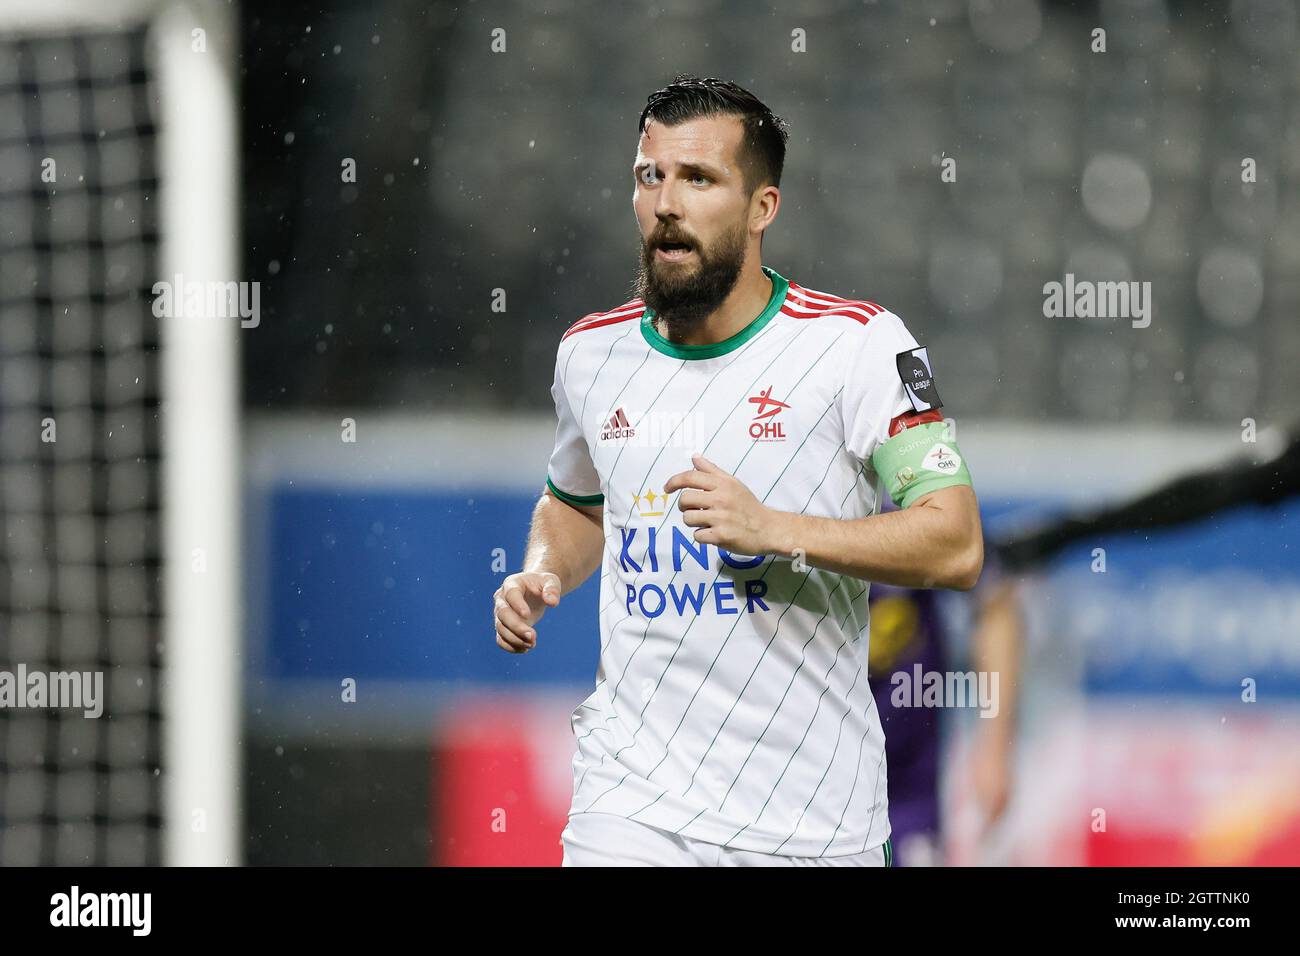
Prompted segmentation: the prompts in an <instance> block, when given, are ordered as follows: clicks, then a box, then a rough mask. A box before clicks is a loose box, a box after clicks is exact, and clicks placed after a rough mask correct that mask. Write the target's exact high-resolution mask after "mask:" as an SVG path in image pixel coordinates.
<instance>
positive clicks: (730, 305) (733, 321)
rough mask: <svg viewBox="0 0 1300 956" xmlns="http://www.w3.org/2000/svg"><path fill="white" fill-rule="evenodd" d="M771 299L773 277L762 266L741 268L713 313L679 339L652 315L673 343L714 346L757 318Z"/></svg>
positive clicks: (659, 328)
mask: <svg viewBox="0 0 1300 956" xmlns="http://www.w3.org/2000/svg"><path fill="white" fill-rule="evenodd" d="M771 299H772V280H771V279H769V278H768V277H767V273H765V272H764V271H763V270H762V268H761V267H759V266H755V267H754V268H753V269H749V268H745V269H743V270H741V273H740V278H739V279H737V280H736V287H735V288H734V289H732V290H731V294H730V295H728V296H727V298H726V299H724V300H723V302H722V305H720V306H719V307H718V308H717V309H716V310H714V312H713V314H711V315H710V316H709V317H708V318H707V319H705V320H704V321H703V322H702V323H700V325H699V326H697V327H696V328H694V329H691V330H690V331H689V332H688V333H687V334H686V335H685V336H683V337H682V338H679V339H677V338H671V337H670V336H669V335H668V334H667V333H666V332H665V330H664V326H663V325H661V324H660V322H659V319H658V317H656V318H655V328H656V329H658V330H659V333H660V334H661V335H663V336H664V337H665V338H668V339H669V340H670V341H671V342H673V343H674V344H676V345H716V344H717V343H718V342H725V341H726V340H727V339H729V338H731V337H732V336H733V335H735V334H736V333H737V332H739V331H740V330H741V329H743V328H744V327H745V326H747V325H749V323H751V322H753V321H754V320H755V319H756V318H758V317H759V316H760V315H761V314H762V312H763V310H764V309H766V308H767V304H768V302H770V301H771Z"/></svg>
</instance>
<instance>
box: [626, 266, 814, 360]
mask: <svg viewBox="0 0 1300 956" xmlns="http://www.w3.org/2000/svg"><path fill="white" fill-rule="evenodd" d="M763 273H764V274H765V275H766V276H767V277H768V278H769V279H771V280H772V297H771V298H770V299H768V300H767V308H765V309H764V310H763V311H762V312H761V313H760V314H759V316H758V318H756V319H754V321H753V322H750V323H749V325H747V326H745V327H744V328H743V329H741V330H740V331H739V332H737V333H736V334H735V335H733V336H731V337H730V338H727V339H723V340H722V341H721V342H711V343H709V344H708V345H678V344H677V343H676V342H670V341H669V340H668V339H666V338H664V337H663V336H662V335H660V334H659V331H658V330H657V329H656V328H655V323H654V317H655V314H654V309H651V308H650V307H649V306H646V310H645V313H644V314H643V315H642V316H641V334H642V335H643V336H645V340H646V342H648V343H649V345H650V347H651V348H653V349H655V350H656V351H659V352H663V353H664V355H671V356H672V357H673V358H679V359H709V358H716V357H718V356H719V355H726V354H727V353H728V352H730V351H733V350H734V349H738V348H740V346H742V345H744V344H745V343H746V342H748V341H749V340H750V339H752V338H753V337H754V336H755V335H757V334H758V333H759V332H761V331H762V330H763V326H765V325H767V323H768V322H770V321H772V317H773V316H774V315H776V314H777V312H779V311H780V310H781V306H782V305H783V304H784V303H785V294H786V292H787V291H789V289H790V280H789V279H787V278H785V277H784V276H782V275H779V274H778V273H777V272H776V270H775V269H769V268H768V267H767V266H763Z"/></svg>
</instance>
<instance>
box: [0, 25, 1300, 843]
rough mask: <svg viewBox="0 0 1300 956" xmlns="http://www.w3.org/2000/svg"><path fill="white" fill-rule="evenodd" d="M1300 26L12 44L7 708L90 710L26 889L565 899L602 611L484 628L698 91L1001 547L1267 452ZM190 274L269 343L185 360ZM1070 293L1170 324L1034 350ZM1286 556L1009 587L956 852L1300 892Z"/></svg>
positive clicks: (1057, 321)
mask: <svg viewBox="0 0 1300 956" xmlns="http://www.w3.org/2000/svg"><path fill="white" fill-rule="evenodd" d="M1098 28H1100V29H1102V30H1104V31H1105V43H1106V50H1105V52H1104V53H1101V52H1094V51H1093V45H1094V43H1095V34H1094V31H1095V30H1096V29H1098ZM195 30H201V31H203V33H202V41H203V42H202V43H201V44H199V45H201V46H202V47H203V49H196V34H195V33H194V31H195ZM497 30H501V31H504V34H494V31H497ZM795 30H803V31H805V35H806V49H807V52H792V31H795ZM1298 32H1300V10H1298V8H1297V5H1296V3H1295V2H1294V0H1253V2H1248V0H1234V2H1199V0H1194V2H1186V3H1181V2H1180V3H1174V2H1159V0H1128V2H1120V0H1114V2H1099V3H1098V2H1079V3H1065V2H1060V3H1057V2H1049V0H969V2H967V0H916V2H908V3H904V2H901V0H898V2H888V0H880V2H869V3H859V2H847V0H814V2H804V3H800V4H795V5H775V4H773V5H768V4H755V3H741V2H737V0H702V2H698V0H697V2H661V3H646V4H636V5H628V6H626V7H623V8H620V9H619V12H618V13H617V15H615V14H613V13H611V12H610V10H609V9H607V8H606V7H604V6H603V5H598V4H591V3H583V2H577V0H546V2H540V0H529V2H524V0H519V2H484V3H474V4H454V3H450V2H441V3H418V2H395V0H390V2H384V0H378V2H366V3H359V2H356V3H354V2H344V0H322V2H317V3H313V4H310V5H296V4H292V3H284V4H257V3H251V2H249V3H244V4H242V5H233V4H227V3H222V2H206V0H194V2H190V3H171V2H162V0H153V2H149V0H129V2H128V0H122V2H120V3H112V2H108V0H104V2H100V3H89V2H87V3H84V4H78V3H72V2H62V0H60V2H54V0H46V2H42V3H30V2H28V0H13V2H10V3H7V4H6V5H5V10H4V12H3V14H0V528H3V530H4V534H3V535H2V536H0V669H5V668H8V669H12V668H14V667H16V666H17V664H18V663H20V662H23V663H25V664H26V665H27V666H28V667H29V668H33V669H34V668H38V667H48V668H50V669H57V668H79V669H101V670H103V671H104V673H105V678H106V679H105V685H106V688H107V699H108V703H107V708H106V713H105V717H104V718H103V719H101V720H99V721H89V720H85V719H83V718H81V717H80V716H79V715H77V716H72V715H70V714H68V713H63V712H54V711H45V712H30V711H18V710H12V711H5V710H0V864H6V865H12V864H37V863H44V864H68V863H107V864H126V865H133V864H153V863H161V862H176V863H181V862H219V863H220V862H230V863H249V864H282V863H314V864H353V863H356V864H362V863H365V864H371V863H374V864H483V863H492V864H509V865H555V864H558V862H559V858H560V848H559V843H558V838H559V830H560V828H561V826H562V824H563V821H564V817H565V814H566V812H567V809H568V800H569V796H570V787H571V776H570V772H569V761H570V759H571V756H572V735H571V732H570V728H569V723H568V715H569V712H570V711H571V710H572V708H573V707H575V706H576V705H577V703H578V702H580V701H581V700H582V698H583V697H584V696H585V695H586V693H587V688H588V687H589V685H590V684H591V682H592V679H593V674H594V671H595V666H596V652H597V643H598V642H597V631H596V625H595V614H596V584H595V582H594V581H593V582H589V583H588V584H587V585H585V586H584V587H583V588H582V589H581V590H580V591H577V592H575V593H574V594H572V595H570V596H568V597H567V598H566V600H565V602H564V603H563V604H562V605H561V607H560V608H558V609H556V610H553V611H551V612H549V613H548V614H547V616H546V618H545V619H544V621H543V622H542V624H541V625H540V626H539V634H540V641H539V648H538V650H537V651H535V652H533V653H531V654H528V655H525V656H523V657H513V656H510V655H506V654H504V653H502V652H501V651H500V650H499V649H498V648H497V647H496V646H495V644H494V643H493V638H492V631H491V623H490V613H491V612H490V604H491V602H490V596H491V594H492V592H493V590H495V588H496V587H497V586H498V584H499V582H500V580H501V578H502V577H503V576H504V575H505V574H506V573H509V572H510V571H514V570H517V569H518V567H519V564H520V561H521V559H522V555H523V540H524V534H525V532H526V528H527V521H528V517H529V514H530V511H531V506H532V503H533V502H534V500H535V498H536V495H537V494H539V493H540V490H541V488H542V484H543V482H544V479H545V466H546V459H547V456H548V454H549V452H550V448H551V441H552V438H553V435H554V417H553V408H552V406H551V398H550V395H549V388H550V383H551V375H552V371H553V361H554V354H555V347H556V344H557V342H558V339H559V336H560V335H561V333H562V332H563V330H564V329H565V328H566V327H567V326H568V325H569V324H570V323H572V322H573V321H575V320H576V319H577V318H579V317H581V316H583V315H585V314H588V313H591V312H594V311H601V310H605V309H609V308H612V307H613V306H615V305H617V304H619V303H621V302H623V301H625V300H626V299H628V298H630V295H631V294H630V292H629V288H630V282H631V279H632V276H633V271H634V268H635V262H636V253H637V245H636V232H635V228H636V227H635V220H634V219H633V217H632V215H631V209H630V203H629V200H630V195H631V188H630V182H629V167H630V160H631V157H632V155H633V153H634V151H635V144H636V120H637V117H638V115H639V114H640V111H641V109H642V107H643V105H644V103H645V98H646V96H647V94H648V93H649V92H650V91H652V90H654V89H657V88H659V87H661V86H663V85H664V84H665V83H667V82H668V81H669V80H670V79H671V77H672V76H673V75H674V74H675V73H678V72H682V71H688V72H694V73H697V74H700V75H716V76H722V77H726V78H730V79H733V80H735V81H736V82H738V83H740V84H741V85H742V86H746V87H748V88H750V89H752V90H753V91H754V92H755V93H756V94H757V95H758V96H759V97H760V98H762V99H764V100H765V101H766V102H767V103H768V104H769V105H770V106H771V107H772V108H773V109H774V110H775V111H776V112H777V113H778V114H779V115H781V116H783V117H784V118H785V119H786V120H787V121H788V122H789V123H790V125H791V128H792V131H791V138H790V143H789V150H788V155H787V161H786V169H785V177H784V182H783V185H782V198H783V208H782V212H781V215H780V218H779V219H778V222H777V224H776V227H775V229H774V230H773V231H772V232H771V234H770V235H769V236H768V237H767V238H768V239H770V240H771V241H770V242H765V244H764V245H765V249H766V257H765V261H766V262H767V263H768V264H769V265H772V266H773V267H774V268H776V269H778V271H780V272H781V273H782V274H784V275H786V276H788V277H791V278H793V279H795V280H796V281H799V282H801V283H803V284H805V285H808V286H812V287H814V288H820V289H826V290H831V291H833V292H836V293H838V294H840V295H845V296H850V297H863V298H869V299H872V300H874V301H877V302H880V303H882V304H884V305H886V306H887V307H889V308H890V309H892V310H893V311H895V312H897V313H898V314H899V315H901V316H902V317H903V318H904V320H905V321H906V322H907V323H908V325H909V327H910V328H911V330H912V331H913V332H914V333H915V334H916V336H917V337H918V339H919V340H920V341H921V342H922V343H924V344H926V345H928V346H929V349H930V354H931V355H932V356H933V357H934V359H935V361H936V363H937V374H938V377H939V380H940V381H941V382H942V393H943V396H944V400H945V410H946V411H947V412H948V414H949V415H951V416H953V418H954V419H955V421H956V422H957V425H958V427H959V429H960V440H961V442H962V447H963V448H964V449H965V453H966V455H967V456H968V459H969V461H970V463H971V471H972V474H973V476H974V479H975V483H976V489H977V491H978V493H979V495H980V498H981V504H982V506H983V508H984V517H985V523H986V529H987V530H988V531H989V532H990V534H992V535H995V536H996V535H999V534H1006V533H1008V532H1010V531H1011V530H1013V529H1014V528H1016V527H1018V526H1021V525H1024V524H1025V523H1027V522H1030V521H1032V520H1035V519H1037V518H1039V517H1041V516H1044V515H1048V514H1051V513H1054V512H1057V511H1060V510H1061V509H1063V508H1066V507H1069V506H1071V505H1076V504H1082V503H1091V502H1100V501H1109V500H1117V499H1120V498H1122V497H1123V496H1125V495H1128V494H1132V493H1134V492H1138V491H1141V490H1144V489H1148V488H1150V487H1153V486H1154V485H1156V484H1158V483H1159V482H1161V481H1162V480H1166V479H1168V478H1170V477H1173V476H1176V475H1178V474H1180V473H1183V472H1185V471H1187V470H1188V469H1192V468H1196V467H1201V466H1205V465H1209V464H1213V463H1217V462H1221V461H1223V460H1225V459H1228V458H1231V457H1232V456H1241V457H1243V460H1250V459H1256V460H1258V459H1260V458H1262V457H1265V456H1266V455H1267V454H1269V453H1270V451H1273V450H1276V447H1277V443H1278V441H1279V440H1280V439H1279V435H1280V434H1281V433H1282V432H1283V431H1285V430H1286V429H1288V428H1292V427H1295V426H1296V425H1297V418H1300V415H1298V413H1300V376H1298V375H1297V374H1296V373H1295V365H1296V361H1297V359H1298V358H1300V322H1297V321H1296V319H1297V315H1298V314H1300V56H1298V55H1297V50H1300V36H1298V35H1297V34H1298ZM494 36H495V38H496V39H497V41H498V46H499V44H500V42H501V41H502V40H504V44H505V49H504V50H503V51H500V52H494V49H493V43H494ZM47 158H53V159H54V160H55V161H56V163H57V168H58V170H59V172H58V177H57V180H56V181H55V182H53V183H51V182H47V181H45V180H43V179H42V176H41V172H42V169H43V165H42V164H43V161H44V160H45V159H47ZM945 158H953V159H955V160H956V163H957V166H956V173H957V175H956V180H955V181H954V182H946V181H944V180H943V178H942V176H941V171H942V169H943V168H944V167H943V160H944V159H945ZM1245 160H1251V161H1252V164H1251V169H1252V171H1253V173H1254V181H1253V182H1243V161H1245ZM349 161H351V162H352V163H353V164H354V166H355V179H354V180H349V179H348V177H347V176H346V175H344V172H343V171H344V170H346V168H347V166H348V163H349ZM176 273H183V274H185V275H187V276H192V277H202V278H205V279H212V280H220V281H238V282H257V283H259V289H260V317H259V318H260V321H259V322H258V323H257V324H256V325H255V326H253V327H241V324H240V323H239V322H238V321H235V320H232V319H229V318H226V319H222V318H193V317H189V318H157V317H155V315H154V313H153V311H152V309H151V303H152V302H153V299H154V293H153V291H152V290H153V287H154V284H155V283H156V282H158V281H160V280H166V281H170V280H171V278H172V276H173V275H174V274H176ZM1067 273H1068V274H1073V275H1074V276H1075V277H1076V278H1077V279H1087V280H1092V281H1136V282H1150V283H1151V289H1152V294H1153V298H1154V309H1153V314H1152V321H1151V323H1150V326H1149V327H1147V328H1136V327H1134V326H1133V325H1132V324H1131V323H1130V321H1129V320H1128V319H1109V320H1107V319H1077V318H1048V317H1045V315H1044V309H1043V301H1044V295H1043V287H1044V284H1045V283H1047V282H1051V281H1063V279H1064V277H1065V275H1066V274H1067ZM499 290H503V292H502V291H499ZM502 295H504V300H505V308H504V309H503V310H498V309H494V302H499V301H500V299H501V296H502ZM46 418H52V419H54V420H55V421H56V422H57V423H58V427H59V430H60V434H59V440H58V441H57V442H56V443H44V442H42V440H41V430H42V421H43V420H44V419H46ZM1244 419H1251V420H1253V422H1255V423H1256V424H1257V426H1258V429H1259V440H1258V441H1256V442H1253V443H1252V442H1244V441H1243V438H1242V435H1243V429H1244V428H1245V427H1246V426H1245V425H1244V422H1243V420H1244ZM353 437H354V438H355V440H350V439H351V438H353ZM1297 539H1300V517H1297V516H1296V514H1295V511H1294V508H1293V507H1291V508H1287V507H1283V508H1280V509H1257V508H1247V509H1239V510H1235V511H1232V512H1230V513H1224V514H1222V515H1220V516H1217V517H1216V518H1214V519H1213V520H1209V521H1203V522H1199V523H1196V524H1193V525H1190V526H1187V527H1184V528H1180V529H1177V530H1170V531H1165V532H1159V533H1150V534H1145V535H1131V536H1125V537H1122V538H1120V537H1116V538H1114V539H1111V538H1107V539H1104V540H1099V541H1095V542H1089V543H1088V545H1087V546H1086V547H1085V546H1081V547H1079V548H1076V549H1072V550H1069V551H1067V552H1066V553H1065V554H1063V555H1062V556H1061V557H1060V558H1059V559H1057V560H1056V561H1055V562H1053V563H1052V564H1051V565H1050V566H1048V567H1046V568H1044V569H1042V570H1041V572H1040V573H1037V574H1035V575H1034V576H1033V577H1031V578H1028V579H1026V580H1025V582H1024V583H1023V586H1022V587H1021V589H1020V600H1021V603H1022V606H1023V612H1024V620H1025V623H1026V630H1025V646H1024V652H1025V672H1024V678H1023V682H1022V687H1021V698H1022V705H1021V709H1020V714H1019V725H1020V726H1019V731H1020V732H1019V735H1018V738H1017V750H1016V761H1015V772H1014V790H1013V797H1012V800H1011V803H1010V805H1009V808H1008V810H1007V812H1006V814H1005V816H1004V817H1003V819H1002V820H1001V822H1000V823H999V825H998V826H997V827H996V828H994V830H993V831H992V832H991V833H989V834H985V835H982V836H981V835H978V834H977V833H976V832H975V830H976V828H975V827H974V826H973V825H972V823H971V819H972V813H973V811H972V808H971V806H970V798H969V794H970V787H969V779H968V769H967V764H966V762H965V761H964V757H965V755H966V754H967V753H968V751H969V748H970V745H971V744H970V742H971V740H972V737H973V733H974V729H975V725H976V724H978V720H977V719H973V715H972V714H969V713H965V712H951V713H944V714H943V715H942V717H943V721H944V740H945V763H944V767H945V770H944V775H943V788H944V806H945V856H944V859H945V860H946V861H947V862H951V863H961V864H982V863H1015V864H1084V865H1109V864H1129V863H1133V864H1149V863H1170V864H1190V863H1223V864H1260V863H1282V862H1285V863H1291V864H1295V863H1300V747H1297V746H1296V744H1297V740H1300V552H1298V551H1297V549H1296V548H1295V547H1294V544H1293V542H1294V541H1296V540H1297ZM1099 546H1100V547H1105V548H1106V553H1107V570H1106V572H1105V573H1094V572H1093V571H1092V569H1091V566H1090V565H1091V562H1092V548H1093V547H1099ZM974 600H975V597H974V596H972V595H963V594H957V595H948V596H945V598H944V602H943V603H944V607H945V616H946V618H945V619H946V620H947V621H948V622H949V623H948V627H947V632H948V633H947V639H948V641H949V642H950V643H951V645H952V647H953V649H954V653H955V654H956V655H957V658H956V659H958V660H961V659H963V649H964V648H965V646H966V644H967V642H968V636H969V626H970V620H971V618H972V612H973V606H974V603H973V602H974ZM1248 678H1249V679H1252V680H1254V681H1255V682H1256V684H1257V687H1258V699H1257V700H1256V701H1254V702H1249V703H1248V702H1245V701H1243V699H1242V682H1243V680H1245V679H1248ZM348 681H352V682H355V701H352V700H348V699H346V698H347V696H348V693H347V691H348V687H347V686H345V683H346V682H348ZM349 686H350V685H349ZM1099 809H1100V810H1104V812H1105V819H1106V821H1107V825H1106V826H1105V828H1104V829H1099V828H1098V827H1097V826H1096V821H1097V819H1098V817H1097V811H1098V810H1099Z"/></svg>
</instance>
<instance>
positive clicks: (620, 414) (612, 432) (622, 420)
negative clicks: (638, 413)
mask: <svg viewBox="0 0 1300 956" xmlns="http://www.w3.org/2000/svg"><path fill="white" fill-rule="evenodd" d="M635 434H636V429H635V428H633V427H632V423H631V422H629V421H628V420H627V412H625V411H623V406H621V405H620V406H619V408H618V411H616V412H615V413H614V414H613V415H610V416H609V421H607V422H606V423H605V427H604V428H602V429H601V430H600V440H601V441H610V440H612V439H615V438H631V437H632V436H633V435H635Z"/></svg>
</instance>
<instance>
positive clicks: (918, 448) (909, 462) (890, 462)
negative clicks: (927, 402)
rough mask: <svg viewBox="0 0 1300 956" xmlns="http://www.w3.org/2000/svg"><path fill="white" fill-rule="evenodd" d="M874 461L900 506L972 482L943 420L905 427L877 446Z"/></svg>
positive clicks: (887, 488) (886, 485)
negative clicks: (940, 490)
mask: <svg viewBox="0 0 1300 956" xmlns="http://www.w3.org/2000/svg"><path fill="white" fill-rule="evenodd" d="M871 464H872V465H873V466H874V467H875V469H876V474H878V475H880V477H881V478H883V479H884V480H885V489H886V490H887V491H888V492H889V497H890V498H892V499H893V500H894V503H895V504H896V505H898V507H900V508H906V507H908V506H909V505H911V504H912V502H914V501H915V500H916V499H917V498H919V497H921V496H922V495H925V494H929V493H930V492H931V491H937V490H938V489H940V488H947V487H948V486H949V485H969V484H970V483H971V480H970V471H969V470H967V468H966V463H965V462H964V461H962V457H961V454H960V453H959V452H958V451H957V443H956V441H954V440H953V439H952V438H951V437H949V436H948V426H947V425H946V424H944V423H943V422H926V423H924V424H921V425H914V426H912V427H911V428H905V429H903V430H902V431H901V432H899V433H898V434H897V435H895V436H894V437H893V438H890V439H889V440H888V441H886V442H883V443H881V444H880V445H879V446H878V447H877V448H876V450H875V452H873V453H872V455H871Z"/></svg>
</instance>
